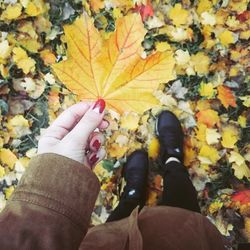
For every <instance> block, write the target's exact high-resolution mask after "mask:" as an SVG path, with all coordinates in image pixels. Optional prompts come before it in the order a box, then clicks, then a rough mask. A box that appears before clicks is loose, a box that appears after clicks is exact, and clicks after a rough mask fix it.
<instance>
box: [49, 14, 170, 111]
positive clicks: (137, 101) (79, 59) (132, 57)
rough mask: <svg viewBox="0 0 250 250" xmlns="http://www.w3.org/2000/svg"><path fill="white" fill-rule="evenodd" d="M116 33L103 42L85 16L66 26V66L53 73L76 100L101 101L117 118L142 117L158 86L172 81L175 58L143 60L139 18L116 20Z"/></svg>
mask: <svg viewBox="0 0 250 250" xmlns="http://www.w3.org/2000/svg"><path fill="white" fill-rule="evenodd" d="M116 27H117V28H116V31H115V32H114V33H112V35H111V36H110V37H109V39H108V40H104V39H103V38H102V37H101V34H100V33H99V31H98V30H97V29H96V28H95V27H94V24H93V19H92V18H90V17H89V16H88V15H87V14H83V15H82V16H81V17H80V18H78V19H77V20H76V21H75V22H74V23H73V24H71V25H66V26H64V32H65V37H66V41H67V45H68V50H67V60H65V61H61V62H59V63H57V64H54V65H53V70H54V72H55V73H56V75H57V76H58V78H59V79H60V81H62V82H63V83H64V84H65V85H66V86H67V87H68V88H69V89H70V90H71V91H72V92H73V93H75V94H76V95H77V96H78V97H79V99H80V100H95V99H97V98H103V99H105V101H106V104H107V106H108V107H109V108H112V109H115V110H116V111H118V112H120V113H122V112H124V111H135V112H138V113H142V112H144V111H145V110H147V109H149V108H152V107H153V106H155V105H156V104H157V103H158V101H157V100H156V98H155V97H154V96H153V92H154V91H155V90H156V89H157V88H158V86H159V84H160V83H166V82H168V81H169V80H172V79H173V78H174V76H173V68H174V64H175V60H174V58H173V53H172V52H171V51H167V52H164V53H155V54H152V55H150V56H148V57H147V58H146V59H142V58H141V53H142V47H141V42H142V41H143V39H144V36H145V34H146V30H145V28H144V25H143V23H142V21H141V18H140V15H138V14H130V15H128V16H126V17H122V18H120V19H118V20H117V22H116Z"/></svg>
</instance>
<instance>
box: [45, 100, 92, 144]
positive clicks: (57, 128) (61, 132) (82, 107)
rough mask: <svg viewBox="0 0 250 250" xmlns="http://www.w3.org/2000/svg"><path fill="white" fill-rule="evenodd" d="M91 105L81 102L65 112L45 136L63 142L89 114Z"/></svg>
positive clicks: (48, 129)
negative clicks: (85, 115)
mask: <svg viewBox="0 0 250 250" xmlns="http://www.w3.org/2000/svg"><path fill="white" fill-rule="evenodd" d="M90 105H91V103H87V102H79V103H77V104H75V105H73V106H71V107H70V108H68V109H66V110H65V111H63V112H62V113H61V114H60V115H59V116H58V117H57V119H56V120H55V121H54V122H53V123H52V124H51V125H50V126H49V127H48V128H47V130H46V132H45V134H44V136H45V137H52V138H55V139H58V140H61V139H62V138H63V137H64V136H65V135H67V134H68V133H69V131H70V130H71V129H72V128H73V127H74V126H75V125H76V124H77V122H78V121H79V120H80V119H81V118H82V116H83V115H84V114H85V113H86V112H87V110H88V109H89V107H90Z"/></svg>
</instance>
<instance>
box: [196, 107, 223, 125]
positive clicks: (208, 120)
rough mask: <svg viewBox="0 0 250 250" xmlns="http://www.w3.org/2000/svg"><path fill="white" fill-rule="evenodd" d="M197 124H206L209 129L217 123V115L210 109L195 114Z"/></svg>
mask: <svg viewBox="0 0 250 250" xmlns="http://www.w3.org/2000/svg"><path fill="white" fill-rule="evenodd" d="M196 117H197V119H198V122H200V123H203V124H206V125H207V126H208V127H209V128H211V127H213V126H214V125H215V124H216V123H219V116H218V113H217V112H216V111H214V110H212V109H205V110H201V111H200V112H198V113H197V114H196Z"/></svg>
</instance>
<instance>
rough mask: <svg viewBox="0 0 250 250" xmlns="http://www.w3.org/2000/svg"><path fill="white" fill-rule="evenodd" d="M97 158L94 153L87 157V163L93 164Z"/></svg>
mask: <svg viewBox="0 0 250 250" xmlns="http://www.w3.org/2000/svg"><path fill="white" fill-rule="evenodd" d="M98 160H99V157H98V156H97V155H96V154H94V155H92V156H91V157H90V158H89V164H90V165H91V166H93V165H94V164H95V163H96V162H97V161H98Z"/></svg>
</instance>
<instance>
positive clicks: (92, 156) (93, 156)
mask: <svg viewBox="0 0 250 250" xmlns="http://www.w3.org/2000/svg"><path fill="white" fill-rule="evenodd" d="M105 156H106V151H105V149H104V148H103V147H101V148H100V149H99V150H98V151H97V152H90V153H89V155H87V161H88V165H89V167H90V168H92V169H93V168H94V166H95V165H96V164H97V163H98V162H100V161H101V160H103V159H104V158H105Z"/></svg>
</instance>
